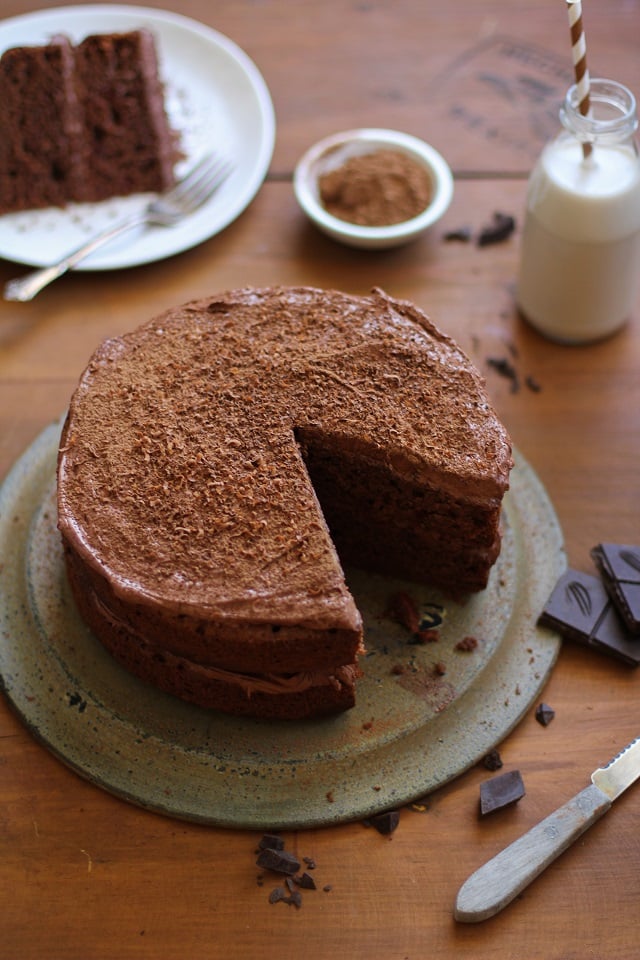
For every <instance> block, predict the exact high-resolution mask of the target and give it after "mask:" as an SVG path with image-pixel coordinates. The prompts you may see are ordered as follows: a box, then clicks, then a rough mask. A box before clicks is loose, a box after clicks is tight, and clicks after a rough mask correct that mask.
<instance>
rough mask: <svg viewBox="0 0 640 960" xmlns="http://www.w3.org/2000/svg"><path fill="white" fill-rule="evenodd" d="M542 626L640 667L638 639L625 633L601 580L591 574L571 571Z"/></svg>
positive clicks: (559, 585)
mask: <svg viewBox="0 0 640 960" xmlns="http://www.w3.org/2000/svg"><path fill="white" fill-rule="evenodd" d="M538 623H540V624H541V625H542V626H544V627H551V628H552V629H553V630H557V631H558V633H559V634H560V635H561V636H562V637H564V638H565V639H567V640H573V641H575V642H577V643H580V644H582V645H584V646H588V647H593V648H594V649H597V650H599V651H601V652H603V653H607V654H609V655H611V656H612V657H616V658H617V659H619V660H622V661H623V662H624V663H626V664H628V665H629V666H631V667H637V666H638V664H639V663H640V643H639V642H638V638H637V637H634V636H633V635H632V634H630V633H629V632H628V631H627V630H626V629H625V626H624V623H623V622H622V620H621V619H620V617H619V616H618V614H617V612H616V610H615V607H614V606H613V604H612V602H611V600H610V599H609V595H608V593H607V591H606V590H605V588H604V586H603V585H602V582H601V581H600V579H599V578H598V577H592V576H590V575H589V574H588V573H581V572H580V571H579V570H567V571H566V573H564V574H563V575H562V576H561V577H560V579H559V580H558V582H557V583H556V585H555V587H554V588H553V592H552V593H551V596H550V597H549V600H548V601H547V605H546V606H545V608H544V610H543V611H542V613H541V615H540V617H539V619H538Z"/></svg>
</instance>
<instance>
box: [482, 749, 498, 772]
mask: <svg viewBox="0 0 640 960" xmlns="http://www.w3.org/2000/svg"><path fill="white" fill-rule="evenodd" d="M482 765H483V766H484V767H486V768H487V770H499V769H500V768H501V766H502V757H501V756H500V754H499V753H498V751H497V750H490V751H489V753H487V754H485V756H484V757H483V758H482Z"/></svg>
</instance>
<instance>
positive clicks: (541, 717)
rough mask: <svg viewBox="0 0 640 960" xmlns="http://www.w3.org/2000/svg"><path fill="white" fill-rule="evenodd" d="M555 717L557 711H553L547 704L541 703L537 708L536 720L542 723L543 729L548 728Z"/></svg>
mask: <svg viewBox="0 0 640 960" xmlns="http://www.w3.org/2000/svg"><path fill="white" fill-rule="evenodd" d="M555 715H556V712H555V710H552V708H551V707H550V706H549V705H548V704H546V703H539V704H538V706H537V707H536V720H537V721H538V723H541V724H542V726H543V727H548V726H549V724H550V723H551V721H552V720H553V718H554V717H555Z"/></svg>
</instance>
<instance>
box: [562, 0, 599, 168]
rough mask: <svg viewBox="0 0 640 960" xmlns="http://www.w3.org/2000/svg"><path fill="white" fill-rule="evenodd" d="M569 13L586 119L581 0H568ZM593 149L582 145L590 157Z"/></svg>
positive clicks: (580, 106)
mask: <svg viewBox="0 0 640 960" xmlns="http://www.w3.org/2000/svg"><path fill="white" fill-rule="evenodd" d="M566 2H567V11H568V13H569V27H570V29H571V53H572V55H573V70H574V74H575V78H576V92H577V95H578V110H579V111H580V113H581V114H582V116H583V117H586V116H587V114H588V113H589V109H590V106H591V104H590V101H589V87H590V81H589V70H588V69H587V45H586V42H585V38H584V27H583V26H582V3H581V2H580V0H566ZM592 149H593V147H592V145H591V144H590V143H583V144H582V153H583V155H584V156H585V157H588V156H589V154H590V153H591V150H592Z"/></svg>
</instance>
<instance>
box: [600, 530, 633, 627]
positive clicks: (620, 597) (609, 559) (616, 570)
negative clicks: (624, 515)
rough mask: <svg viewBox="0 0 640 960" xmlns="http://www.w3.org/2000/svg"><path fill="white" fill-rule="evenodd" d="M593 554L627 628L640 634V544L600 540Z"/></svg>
mask: <svg viewBox="0 0 640 960" xmlns="http://www.w3.org/2000/svg"><path fill="white" fill-rule="evenodd" d="M591 556H592V557H593V560H594V562H595V564H596V566H597V567H598V570H599V571H600V575H601V577H602V581H603V583H604V585H605V587H606V588H607V592H608V593H609V596H610V597H611V599H612V600H613V602H614V603H615V605H616V608H617V610H618V612H619V613H620V616H621V617H622V619H623V620H624V622H625V624H626V627H627V629H628V630H629V631H631V633H635V634H640V547H638V546H633V545H630V544H626V543H599V544H598V545H597V546H595V547H594V548H593V550H592V551H591Z"/></svg>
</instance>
